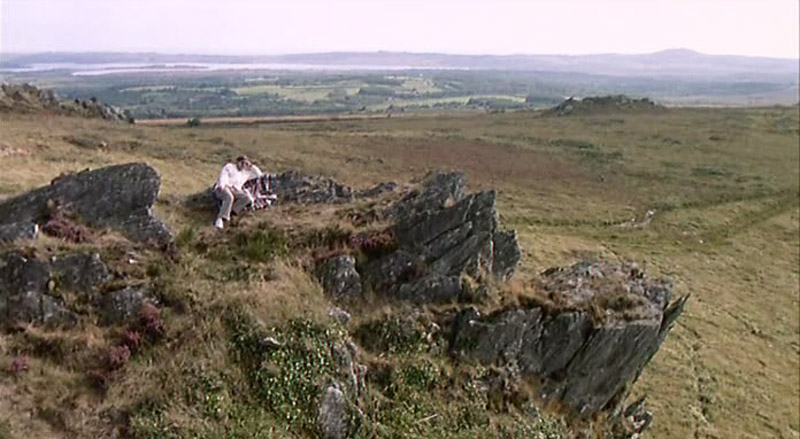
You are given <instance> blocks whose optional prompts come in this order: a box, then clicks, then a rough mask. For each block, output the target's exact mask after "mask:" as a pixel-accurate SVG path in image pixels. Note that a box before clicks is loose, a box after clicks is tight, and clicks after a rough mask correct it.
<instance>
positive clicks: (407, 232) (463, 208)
mask: <svg viewBox="0 0 800 439" xmlns="http://www.w3.org/2000/svg"><path fill="white" fill-rule="evenodd" d="M465 186H466V178H465V177H464V175H463V174H461V173H458V172H452V173H439V174H434V175H431V176H429V177H428V179H427V180H426V181H425V182H424V183H423V185H422V189H421V190H420V191H416V192H413V193H411V194H410V195H408V196H406V197H405V198H403V199H402V200H401V201H400V202H398V203H397V204H396V205H395V206H393V207H391V208H390V209H389V213H390V215H393V216H394V218H395V219H396V225H395V227H394V234H395V236H396V239H397V244H398V247H399V248H398V250H397V251H395V252H393V253H391V254H389V255H387V256H384V257H383V258H380V259H378V260H376V261H370V262H369V263H367V264H366V266H365V270H364V271H365V273H366V274H367V278H368V279H369V281H370V283H371V284H372V285H373V287H374V289H375V290H376V291H377V292H379V293H380V294H384V295H386V296H389V297H393V298H395V299H399V300H403V301H409V302H412V303H415V304H423V303H426V302H425V301H426V300H427V301H430V303H445V302H451V301H454V300H457V299H465V298H467V299H468V298H470V297H473V295H472V294H471V293H472V291H468V290H467V289H466V285H465V283H464V282H463V279H462V276H463V275H467V276H469V277H471V278H472V279H473V280H475V281H477V282H479V283H485V281H486V280H488V279H489V278H492V277H494V278H497V279H500V280H506V279H508V278H509V277H511V276H512V275H513V273H514V270H515V268H516V265H517V264H518V263H519V260H520V256H521V252H520V250H519V244H518V243H517V238H516V233H514V232H513V231H499V230H498V214H497V194H496V193H495V192H494V191H484V192H478V193H474V194H470V195H466V194H465ZM495 259H497V261H496V262H495ZM495 264H496V267H495Z"/></svg>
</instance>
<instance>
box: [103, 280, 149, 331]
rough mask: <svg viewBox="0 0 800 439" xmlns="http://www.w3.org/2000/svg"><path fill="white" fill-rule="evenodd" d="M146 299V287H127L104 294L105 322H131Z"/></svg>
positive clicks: (108, 323)
mask: <svg viewBox="0 0 800 439" xmlns="http://www.w3.org/2000/svg"><path fill="white" fill-rule="evenodd" d="M146 299H147V296H146V294H145V291H144V289H142V288H138V287H127V288H124V289H121V290H117V291H112V292H110V293H106V294H104V295H103V298H102V299H101V310H102V320H103V323H105V324H107V325H112V324H125V323H129V322H131V321H132V320H133V319H134V318H136V316H137V315H138V313H139V309H140V308H141V307H142V305H143V304H144V303H145V300H146Z"/></svg>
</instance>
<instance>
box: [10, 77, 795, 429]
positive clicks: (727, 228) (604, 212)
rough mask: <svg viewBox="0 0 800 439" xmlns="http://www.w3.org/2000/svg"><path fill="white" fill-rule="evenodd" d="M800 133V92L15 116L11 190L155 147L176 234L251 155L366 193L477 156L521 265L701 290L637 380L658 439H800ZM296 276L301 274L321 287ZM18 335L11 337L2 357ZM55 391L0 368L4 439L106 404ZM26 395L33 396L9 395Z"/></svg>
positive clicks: (480, 179)
mask: <svg viewBox="0 0 800 439" xmlns="http://www.w3.org/2000/svg"><path fill="white" fill-rule="evenodd" d="M255 87H259V88H253V87H250V88H246V89H238V90H235V91H236V92H237V93H242V94H251V93H282V96H286V97H292V98H293V99H298V100H314V99H317V98H318V97H320V96H322V95H323V94H325V93H330V92H331V91H329V90H327V89H324V88H321V89H319V90H316V89H313V90H312V89H310V88H303V89H298V90H297V91H296V93H295V94H292V95H291V96H290V95H288V94H286V93H288V92H287V91H286V90H287V89H285V88H283V89H281V90H272V89H268V88H267V89H265V88H263V87H262V86H255ZM407 87H409V88H411V89H417V90H423V89H426V87H427V88H430V87H432V86H431V84H428V83H411V82H410V83H409V85H407ZM353 89H354V90H355V87H354V88H353ZM428 91H430V90H428ZM293 93H294V92H293ZM348 93H349V92H348ZM75 139H88V140H87V141H85V142H77V143H76V142H75V141H74V140H75ZM77 144H82V145H83V146H77ZM799 144H800V115H799V114H798V109H797V107H796V106H793V107H771V108H747V109H744V108H742V109H703V108H697V109H663V110H659V111H651V112H646V111H645V112H610V113H602V114H590V115H581V116H570V117H551V116H546V115H544V114H542V113H541V112H534V111H521V112H508V113H504V114H449V115H447V114H443V115H426V116H425V117H415V116H413V115H406V116H405V117H397V118H395V117H393V118H380V119H368V120H343V121H335V120H332V121H324V122H303V123H292V122H285V123H270V124H263V125H259V124H247V125H236V124H230V125H216V124H208V125H205V124H203V125H200V126H198V127H188V126H185V125H183V126H146V125H127V124H123V123H110V122H104V121H96V120H89V119H80V118H67V117H60V116H43V115H12V114H2V115H0V165H1V166H2V172H1V173H0V198H3V197H9V196H12V195H16V194H19V193H21V192H23V191H25V190H27V189H31V188H34V187H37V186H40V185H45V184H47V183H48V182H49V181H50V180H51V179H53V178H54V177H56V176H58V175H59V174H61V173H64V172H72V171H78V170H81V169H85V168H87V167H91V168H95V167H99V166H103V165H106V164H111V163H124V162H130V161H145V162H147V163H149V164H151V165H153V166H155V167H156V168H157V169H158V170H159V171H160V172H161V175H162V180H163V183H162V190H161V195H160V199H159V202H158V204H157V206H156V211H157V214H158V215H160V217H161V218H163V219H164V220H165V221H166V222H167V223H168V225H169V226H170V227H171V229H172V230H173V231H175V232H176V233H187V234H189V233H196V234H200V235H204V234H205V235H209V236H212V235H213V230H211V221H210V219H209V218H207V217H204V216H198V215H193V214H191V213H190V212H187V211H186V210H185V209H184V208H183V205H182V201H183V199H184V198H185V197H186V196H188V195H190V194H192V193H195V192H198V191H200V190H202V189H204V188H206V187H208V186H209V185H210V184H211V183H213V181H214V180H215V179H216V176H217V173H218V172H219V169H220V167H221V165H222V164H223V163H224V162H225V161H226V160H229V159H231V158H233V157H235V156H237V155H239V154H240V153H245V154H248V155H249V156H250V157H252V158H253V159H254V161H255V162H256V163H257V164H258V166H259V167H260V168H261V169H263V170H265V171H270V172H278V171H284V170H290V169H297V170H300V171H302V172H304V173H310V174H323V175H327V176H331V177H333V178H335V179H336V180H338V181H340V182H342V183H345V184H349V185H352V186H354V187H357V188H366V187H368V186H370V185H372V184H375V183H378V182H381V181H387V180H392V181H396V182H398V183H401V184H405V183H409V182H412V181H418V180H419V179H420V178H422V177H423V176H424V175H425V174H426V173H427V172H428V171H431V170H434V169H460V170H463V171H464V172H465V173H466V174H467V176H468V178H469V181H470V186H471V188H472V189H481V188H495V189H497V190H498V194H499V198H498V200H499V210H500V215H501V218H500V219H501V222H502V223H503V224H504V225H505V226H507V227H510V228H515V229H516V230H517V231H518V233H519V237H520V241H521V246H522V248H523V263H522V269H521V272H520V273H519V274H518V277H520V278H521V279H526V278H530V277H531V276H533V275H535V274H536V273H538V272H540V271H542V270H544V269H546V268H549V267H551V266H560V265H567V264H570V263H573V262H577V261H578V260H582V259H594V258H602V259H611V260H629V261H635V262H637V263H639V264H640V265H642V266H644V267H646V269H647V270H648V271H649V272H650V273H651V274H652V275H653V276H656V275H668V276H671V277H672V278H673V279H674V281H675V283H676V294H678V295H684V294H691V299H690V301H689V303H688V308H687V310H686V312H685V313H684V314H683V316H681V318H680V319H679V320H678V323H677V325H676V327H675V329H673V331H672V332H671V334H670V336H669V337H668V338H667V341H666V342H665V344H664V345H663V347H662V349H661V350H660V351H659V353H658V354H657V355H656V357H655V358H654V361H653V362H651V364H650V365H649V366H648V367H647V368H646V369H645V371H644V374H643V376H642V377H641V379H640V380H639V382H638V384H637V385H636V388H635V391H634V393H635V394H637V395H638V394H647V395H648V399H647V402H648V404H649V406H650V408H651V409H652V411H653V413H654V415H655V421H654V423H653V426H652V427H651V429H650V430H649V433H648V435H649V437H653V438H687V437H695V438H763V437H778V438H799V437H800V415H798V406H800V315H799V313H800V286H799V285H800V195H799V194H798V190H800V167H798V163H799V162H800V147H798V145H799ZM93 145H97V147H95V146H93ZM101 145H102V146H101ZM309 209H311V210H309V211H307V212H303V211H302V210H297V209H295V210H294V211H292V212H288V213H287V212H285V211H280V212H277V211H276V212H263V213H260V214H259V215H263V217H264V218H266V219H268V220H270V221H274V222H278V221H284V222H285V221H288V220H287V217H288V218H289V219H291V218H292V216H293V215H295V216H297V217H298V218H306V219H307V220H308V219H309V218H310V217H313V216H316V215H319V217H320V218H325V216H324V215H325V214H324V213H320V212H317V211H314V210H313V209H312V208H309ZM312 219H313V218H312ZM188 231H192V232H188ZM52 245H55V246H57V245H58V244H57V243H54V244H52ZM278 270H289V269H287V268H285V267H284V268H281V267H278ZM289 273H290V274H287V275H286V278H287V279H289V280H287V282H289V283H291V282H295V283H302V282H305V280H303V279H300V278H294V277H292V276H296V275H297V273H295V272H293V271H291V270H289ZM298 279H299V280H298ZM199 283H201V282H195V281H187V284H186V285H187V286H186V287H187V288H199V287H198V284H199ZM287 291H292V290H291V288H290V287H287ZM227 293H231V292H226V291H221V292H219V294H227ZM281 297H283V296H281ZM311 302H313V300H311V301H310V302H308V303H309V305H308V306H315V305H314V304H313V303H311ZM271 305H273V306H274V307H275V308H277V309H276V310H275V316H278V315H283V316H285V315H290V316H291V315H296V314H297V315H299V314H303V313H304V310H303V309H302V307H303V306H305V305H306V303H305V302H304V301H303V300H300V299H297V298H295V299H294V300H281V301H279V302H275V303H272V304H271ZM275 318H278V317H275ZM12 337H13V335H0V356H5V358H3V359H2V363H0V364H2V366H3V367H6V366H7V363H8V362H9V361H10V360H9V358H10V350H8V351H6V350H5V349H7V347H9V346H11V345H12V344H13V343H12V342H13V341H14V340H13V339H12ZM207 347H208V349H209V350H211V351H213V350H214V349H216V348H215V347H214V346H210V345H209V346H207ZM8 349H10V348H8ZM165 349H166V348H165ZM165 352H166V351H165ZM165 355H166V354H165ZM197 355H203V354H202V353H201V352H199V353H197ZM0 358H2V357H0ZM40 367H42V368H46V367H49V366H47V364H44V365H42V366H40ZM53 367H55V366H53ZM65 373H66V372H65ZM27 376H31V375H27ZM136 378H137V377H135V376H133V377H128V378H127V379H126V380H123V381H122V383H121V384H120V387H117V388H114V389H113V391H112V397H113V398H119V400H125V398H126V397H127V396H126V395H125V392H130V393H132V394H133V393H136V391H134V390H132V389H131V388H132V387H135V386H136V382H135V379H136ZM138 378H142V377H138ZM24 379H28V378H24ZM30 379H31V380H35V378H30ZM77 385H78V384H76V383H75V382H71V381H69V380H66V381H64V382H62V383H61V385H60V386H61V387H59V392H62V393H63V394H61V395H59V396H57V397H59V398H63V399H64V400H68V399H69V398H67V397H66V396H64V394H68V393H69V392H73V388H74V387H75V386H77ZM126 386H128V387H131V388H126ZM42 398H44V400H43V399H42ZM46 398H47V396H46V394H45V393H43V391H42V386H41V383H38V384H37V383H36V382H24V381H17V380H16V379H15V378H12V377H10V376H4V375H0V427H2V428H0V437H3V429H5V430H7V431H8V432H9V433H8V434H12V433H14V434H15V435H14V436H12V437H25V436H27V437H51V435H54V434H56V433H54V431H56V432H57V431H58V422H52V419H53V416H51V417H50V418H48V416H42V414H41V411H39V415H38V416H34V417H33V418H35V420H32V421H24V420H23V419H24V416H23V414H22V413H21V412H20V411H23V412H25V413H27V412H36V410H35V409H34V407H35V406H36V405H37V404H38V405H40V406H41V405H42V404H45V405H48V407H49V406H52V407H53V408H52V410H55V411H59V410H62V412H59V413H61V416H68V415H69V413H74V412H80V411H81V410H85V411H87V412H91V410H94V409H91V410H90V409H87V408H86V407H95V406H98V405H102V404H103V403H101V402H98V401H95V400H92V399H82V400H81V404H84V405H85V406H86V407H81V406H79V407H72V408H56V406H57V404H55V403H53V401H47V400H46ZM12 400H13V401H22V402H21V403H20V404H18V405H16V406H15V407H27V408H26V409H24V410H23V409H22V408H16V409H13V410H12V409H9V408H8V407H6V406H7V405H8V404H7V403H4V402H2V401H12ZM4 404H5V405H6V406H4ZM190 415H191V414H186V416H190ZM87 416H88V415H87ZM55 418H58V417H57V416H56V417H55ZM48 419H50V420H49V421H48ZM58 419H61V418H58ZM26 422H28V424H27V426H26ZM176 422H177V421H176ZM86 428H87V429H88V430H86V431H94V430H91V428H90V427H86Z"/></svg>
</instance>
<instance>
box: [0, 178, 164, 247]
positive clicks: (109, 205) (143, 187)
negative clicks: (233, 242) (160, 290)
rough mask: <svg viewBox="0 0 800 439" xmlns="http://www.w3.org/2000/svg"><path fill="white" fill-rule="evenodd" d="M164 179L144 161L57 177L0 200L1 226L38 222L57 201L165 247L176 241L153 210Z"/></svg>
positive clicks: (97, 224) (98, 224)
mask: <svg viewBox="0 0 800 439" xmlns="http://www.w3.org/2000/svg"><path fill="white" fill-rule="evenodd" d="M160 186H161V178H160V176H159V175H158V172H156V170H155V169H153V168H152V167H150V166H148V165H146V164H144V163H131V164H125V165H114V166H108V167H105V168H100V169H96V170H86V171H82V172H79V173H76V174H69V175H65V176H62V177H58V178H56V179H55V180H53V181H52V182H51V183H50V185H49V186H45V187H41V188H39V189H35V190H33V191H31V192H28V193H25V194H22V195H19V196H17V197H15V198H11V199H9V200H6V201H4V202H3V203H0V227H10V228H14V227H22V228H24V227H23V226H24V225H26V224H31V223H37V224H38V223H40V222H42V221H43V220H44V219H45V216H46V215H47V211H48V208H49V207H48V206H52V205H53V204H56V205H58V206H60V207H61V208H62V209H64V210H67V211H69V212H70V213H71V214H73V215H75V216H77V217H78V218H79V219H80V220H81V221H82V222H83V223H85V224H86V225H88V226H90V227H94V228H106V227H107V228H111V229H114V230H117V231H119V232H121V233H122V234H123V235H125V236H127V237H128V238H129V239H131V240H133V241H139V242H153V243H155V244H158V245H163V244H166V243H168V242H170V241H171V240H172V236H171V234H170V232H169V230H168V229H167V227H166V226H165V225H164V223H162V222H161V221H160V220H158V219H157V218H155V217H154V216H153V215H152V213H151V207H152V206H153V203H155V201H156V198H157V196H158V191H159V188H160Z"/></svg>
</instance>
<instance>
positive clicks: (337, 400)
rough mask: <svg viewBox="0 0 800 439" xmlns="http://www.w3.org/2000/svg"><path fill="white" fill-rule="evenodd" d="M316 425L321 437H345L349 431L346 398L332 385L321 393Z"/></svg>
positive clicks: (334, 438)
mask: <svg viewBox="0 0 800 439" xmlns="http://www.w3.org/2000/svg"><path fill="white" fill-rule="evenodd" d="M317 425H318V427H319V430H320V433H321V435H322V437H323V439H346V438H347V437H348V435H349V432H350V413H349V411H348V403H347V398H346V397H345V395H344V393H343V392H342V391H341V390H339V388H337V387H336V386H334V385H331V386H328V387H327V388H326V389H325V391H324V392H323V394H322V398H321V400H320V404H319V413H318V415H317Z"/></svg>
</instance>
